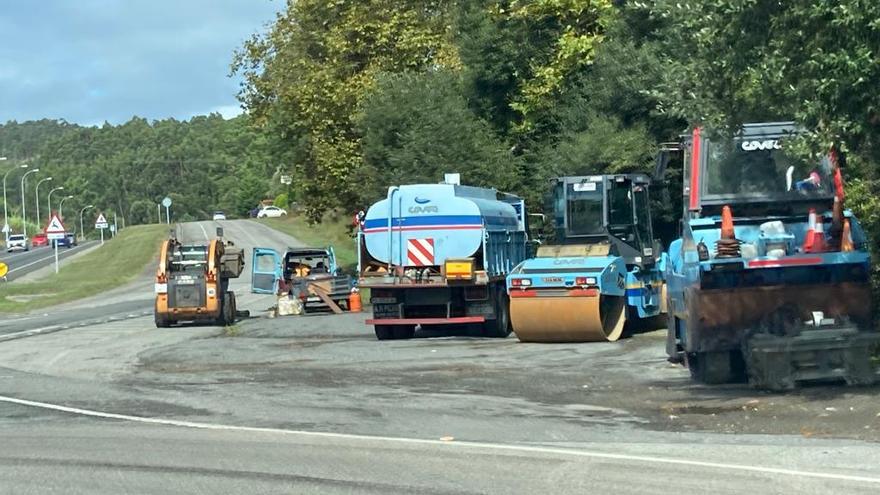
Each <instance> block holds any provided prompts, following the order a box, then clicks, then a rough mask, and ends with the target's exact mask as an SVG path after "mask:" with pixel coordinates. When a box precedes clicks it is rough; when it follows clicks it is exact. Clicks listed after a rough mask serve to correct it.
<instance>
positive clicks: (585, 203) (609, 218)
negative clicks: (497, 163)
mask: <svg viewBox="0 0 880 495" xmlns="http://www.w3.org/2000/svg"><path fill="white" fill-rule="evenodd" d="M650 182H651V180H650V178H649V177H648V176H646V175H644V174H616V175H594V176H577V177H559V178H556V179H553V180H552V183H551V189H550V195H549V197H548V199H549V204H547V205H545V208H544V211H545V212H547V211H552V215H553V222H552V225H553V228H552V231H553V234H554V235H553V237H554V238H553V239H552V240H551V242H542V243H541V244H540V245H539V247H538V249H537V253H536V256H535V257H533V258H530V259H527V260H526V261H524V262H522V263H520V264H519V265H518V266H516V267H515V268H514V269H513V270H512V271H511V273H510V275H508V277H507V293H508V295H509V297H510V320H511V323H512V326H513V331H514V333H515V334H516V336H517V337H518V338H519V340H520V341H523V342H607V341H615V340H617V339H619V338H620V337H621V335H622V334H623V330H624V324H625V323H626V321H627V319H633V320H635V319H646V318H651V317H655V316H659V315H661V314H663V313H665V312H666V306H665V293H664V291H665V285H664V280H663V273H664V269H665V264H666V255H665V253H663V250H662V248H661V246H660V243H659V242H658V241H655V240H654V238H653V231H652V226H651V212H650V207H649V199H648V187H649V185H650Z"/></svg>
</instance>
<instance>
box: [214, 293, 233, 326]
mask: <svg viewBox="0 0 880 495" xmlns="http://www.w3.org/2000/svg"><path fill="white" fill-rule="evenodd" d="M234 310H235V298H234V296H233V295H232V293H231V292H226V293H224V294H223V302H222V303H221V306H220V315H218V316H217V321H216V324H217V325H218V326H221V327H225V326H228V325H232V324H233V323H235V313H234Z"/></svg>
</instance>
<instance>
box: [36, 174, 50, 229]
mask: <svg viewBox="0 0 880 495" xmlns="http://www.w3.org/2000/svg"><path fill="white" fill-rule="evenodd" d="M50 180H52V178H51V177H46V178H45V179H42V180H41V181H39V182H37V187H35V188H34V192H35V193H36V195H37V201H36V205H37V225H42V224H43V219H42V218H40V184H42V183H43V182H48V181H50ZM49 215H52V210H51V209H50V210H49Z"/></svg>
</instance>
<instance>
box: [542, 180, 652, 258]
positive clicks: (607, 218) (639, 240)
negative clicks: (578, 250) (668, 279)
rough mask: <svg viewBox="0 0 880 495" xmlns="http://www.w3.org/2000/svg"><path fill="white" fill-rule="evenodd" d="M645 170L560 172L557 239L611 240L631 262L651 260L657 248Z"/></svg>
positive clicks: (555, 188)
mask: <svg viewBox="0 0 880 495" xmlns="http://www.w3.org/2000/svg"><path fill="white" fill-rule="evenodd" d="M649 183H650V179H649V178H648V177H647V176H644V175H612V176H589V177H562V178H559V179H557V180H556V181H555V184H554V185H553V190H552V202H553V203H554V204H553V205H552V208H550V210H552V211H553V212H554V215H555V231H556V237H557V244H598V243H610V245H611V250H612V252H613V253H616V254H617V255H619V256H622V257H623V258H624V259H625V260H626V263H627V264H628V265H643V266H645V265H651V264H653V263H654V262H655V260H656V256H659V254H660V253H655V252H654V245H653V244H654V242H653V232H652V229H651V212H650V206H649V199H648V185H649Z"/></svg>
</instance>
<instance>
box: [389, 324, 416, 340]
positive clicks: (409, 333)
mask: <svg viewBox="0 0 880 495" xmlns="http://www.w3.org/2000/svg"><path fill="white" fill-rule="evenodd" d="M395 327H396V328H395V329H394V338H395V339H411V338H413V336H414V335H415V334H416V326H415V325H395Z"/></svg>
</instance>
